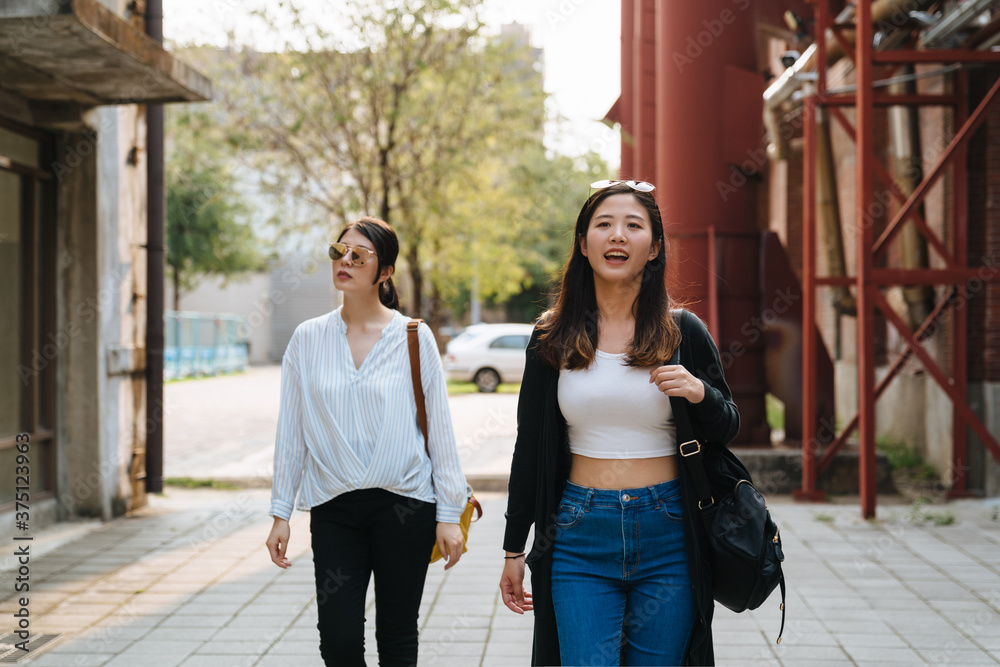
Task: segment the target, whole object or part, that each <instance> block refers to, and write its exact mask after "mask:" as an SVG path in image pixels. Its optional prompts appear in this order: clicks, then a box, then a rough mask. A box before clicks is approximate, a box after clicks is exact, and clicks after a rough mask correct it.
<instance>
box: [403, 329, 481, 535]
mask: <svg viewBox="0 0 1000 667" xmlns="http://www.w3.org/2000/svg"><path fill="white" fill-rule="evenodd" d="M421 322H423V320H421V319H418V318H416V317H414V318H412V319H411V320H410V321H409V322H407V323H406V344H407V347H408V348H409V352H410V380H411V381H412V382H413V398H414V399H415V400H416V402H417V421H419V422H420V431H421V432H422V433H423V434H424V451H425V452H427V458H430V457H431V448H430V445H428V444H427V404H426V402H425V401H424V386H423V384H422V383H421V382H420V339H419V338H418V337H417V329H418V328H419V327H420V323H421ZM469 503H470V504H471V505H472V506H473V507H474V508H475V509H476V513H475V515H474V518H473V519H472V520H473V521H479V519H481V518H483V506H482V505H480V504H479V501H478V500H476V497H475V496H473V495H470V496H469Z"/></svg>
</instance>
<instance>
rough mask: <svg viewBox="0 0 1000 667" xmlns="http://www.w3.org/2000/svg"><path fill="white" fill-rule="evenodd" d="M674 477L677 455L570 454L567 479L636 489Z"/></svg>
mask: <svg viewBox="0 0 1000 667" xmlns="http://www.w3.org/2000/svg"><path fill="white" fill-rule="evenodd" d="M675 477H677V456H657V457H655V458H651V459H594V458H591V457H589V456H581V455H579V454H574V455H573V467H572V468H570V472H569V481H571V482H573V483H574V484H577V485H579V486H586V487H589V488H592V489H638V488H642V487H645V486H654V485H656V484H661V483H663V482H669V481H670V480H672V479H673V478H675Z"/></svg>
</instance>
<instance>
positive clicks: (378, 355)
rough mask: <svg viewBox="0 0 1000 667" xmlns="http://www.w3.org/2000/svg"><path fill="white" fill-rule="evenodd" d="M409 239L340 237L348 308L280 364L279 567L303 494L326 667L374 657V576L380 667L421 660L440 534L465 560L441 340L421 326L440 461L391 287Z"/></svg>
mask: <svg viewBox="0 0 1000 667" xmlns="http://www.w3.org/2000/svg"><path fill="white" fill-rule="evenodd" d="M398 253H399V241H398V239H397V238H396V233H395V232H394V231H393V230H392V228H391V227H390V226H389V225H388V224H386V223H385V222H383V221H381V220H377V219H375V218H362V219H361V220H358V221H357V222H354V223H351V224H349V225H347V227H346V228H345V229H344V230H343V231H342V232H341V234H340V236H339V237H338V238H337V243H333V244H331V245H330V258H331V259H332V260H333V284H334V287H336V288H337V289H338V290H340V291H341V292H342V293H343V297H344V305H343V306H342V307H340V308H338V309H336V310H334V311H333V312H331V313H329V314H327V315H323V316H322V317H317V318H315V319H312V320H308V321H306V322H303V323H302V324H300V325H299V326H298V328H296V330H295V333H294V334H292V338H291V340H290V341H289V343H288V347H287V349H286V350H285V355H284V358H283V359H282V364H281V411H280V415H279V418H278V431H277V437H276V440H275V448H274V483H273V486H272V491H271V509H270V514H271V515H272V516H273V517H274V525H273V527H272V528H271V533H270V535H269V536H268V538H267V549H268V552H269V553H270V556H271V560H272V561H273V562H274V563H275V565H277V566H278V567H281V568H287V567H289V566H290V565H291V561H290V560H289V559H288V558H287V557H286V555H285V554H286V552H287V549H288V540H289V526H288V518H289V516H290V515H291V513H292V508H293V505H294V504H295V499H296V495H298V507H299V509H309V510H310V514H311V517H310V532H311V533H312V550H313V563H314V566H315V573H316V595H317V604H318V607H319V634H320V653H321V655H322V657H323V660H324V662H325V663H326V664H327V665H351V666H354V665H364V664H365V659H364V652H365V648H364V636H365V635H364V623H365V617H364V612H365V595H366V593H367V590H368V582H369V579H370V578H371V577H372V575H373V574H374V577H375V610H376V615H375V636H376V640H377V643H378V654H379V664H380V665H382V666H383V667H384V666H387V665H392V666H402V665H407V666H412V665H415V664H416V662H417V610H418V608H419V606H420V598H421V595H422V593H423V588H424V579H425V577H426V575H427V567H428V563H429V560H430V556H431V550H432V548H433V546H434V544H435V542H436V543H437V545H438V547H439V548H440V550H441V553H442V554H444V557H445V559H446V560H447V565H445V569H448V568H450V567H452V566H454V565H455V564H456V563H457V562H458V560H459V558H460V557H461V555H462V532H461V528H460V527H459V519H460V517H461V515H462V512H463V510H464V509H465V505H466V481H465V476H464V475H463V474H462V467H461V464H460V462H459V458H458V449H457V447H456V444H455V436H454V433H453V431H452V422H451V415H450V412H449V409H448V394H447V390H446V387H445V378H444V372H443V369H442V366H441V361H440V357H439V355H438V350H437V346H436V344H435V342H434V336H433V334H431V331H430V329H429V328H428V327H427V326H426V325H424V324H421V325H420V327H419V331H418V334H419V341H420V359H421V381H422V384H423V389H424V395H425V397H426V398H425V400H426V406H427V416H428V424H429V433H428V443H429V447H430V454H431V455H430V458H428V456H427V453H426V452H425V449H424V439H423V434H422V433H421V430H420V425H419V423H418V421H417V411H416V404H415V401H414V397H413V390H412V388H411V375H410V361H409V354H408V347H407V334H406V324H407V322H408V321H409V318H407V317H405V316H403V314H402V313H400V312H399V310H398V308H399V299H398V297H397V295H396V289H395V287H394V285H393V282H392V274H393V271H394V268H395V262H396V256H397V255H398Z"/></svg>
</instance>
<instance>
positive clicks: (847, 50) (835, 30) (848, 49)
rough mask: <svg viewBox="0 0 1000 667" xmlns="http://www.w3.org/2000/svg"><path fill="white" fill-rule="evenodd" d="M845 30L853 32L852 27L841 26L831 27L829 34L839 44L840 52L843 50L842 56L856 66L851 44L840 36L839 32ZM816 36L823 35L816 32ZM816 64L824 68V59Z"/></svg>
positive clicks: (822, 0) (823, 0)
mask: <svg viewBox="0 0 1000 667" xmlns="http://www.w3.org/2000/svg"><path fill="white" fill-rule="evenodd" d="M820 1H821V2H825V1H826V0H820ZM845 29H849V30H851V31H853V30H854V26H851V27H850V28H846V27H845V26H843V25H835V26H832V27H831V28H830V34H832V35H833V38H834V39H835V40H837V43H838V44H840V48H841V50H843V52H844V55H846V56H847V57H848V58H849V59H850V60H851V62H852V63H854V64H857V62H858V60H857V58H855V57H854V47H852V46H851V43H850V42H848V41H847V38H846V37H844V35H843V34H841V31H842V30H845ZM824 32H825V31H824ZM816 34H817V35H822V34H823V33H822V32H817V33H816ZM821 40H822V38H820V39H818V40H816V41H817V42H819V41H821ZM816 62H817V63H821V64H822V66H824V67H825V63H826V59H825V58H824V59H823V60H817V61H816Z"/></svg>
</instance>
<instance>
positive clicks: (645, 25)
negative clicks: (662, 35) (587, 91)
mask: <svg viewBox="0 0 1000 667" xmlns="http://www.w3.org/2000/svg"><path fill="white" fill-rule="evenodd" d="M634 2H635V5H634V10H633V16H632V18H633V22H632V26H633V27H632V49H631V53H630V57H631V58H632V63H633V65H634V67H633V68H632V72H631V73H630V77H631V79H632V118H633V122H634V125H635V134H634V137H635V143H634V144H633V146H632V170H631V172H629V173H623V174H622V176H628V177H629V178H637V179H640V180H645V181H653V180H654V179H655V178H656V142H657V139H656V117H657V106H656V103H657V98H656V85H657V57H656V53H657V52H656V30H655V29H656V21H655V18H656V0H634ZM623 155H624V153H623ZM624 164H625V162H624V161H623V162H622V165H624ZM623 169H624V166H623Z"/></svg>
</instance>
